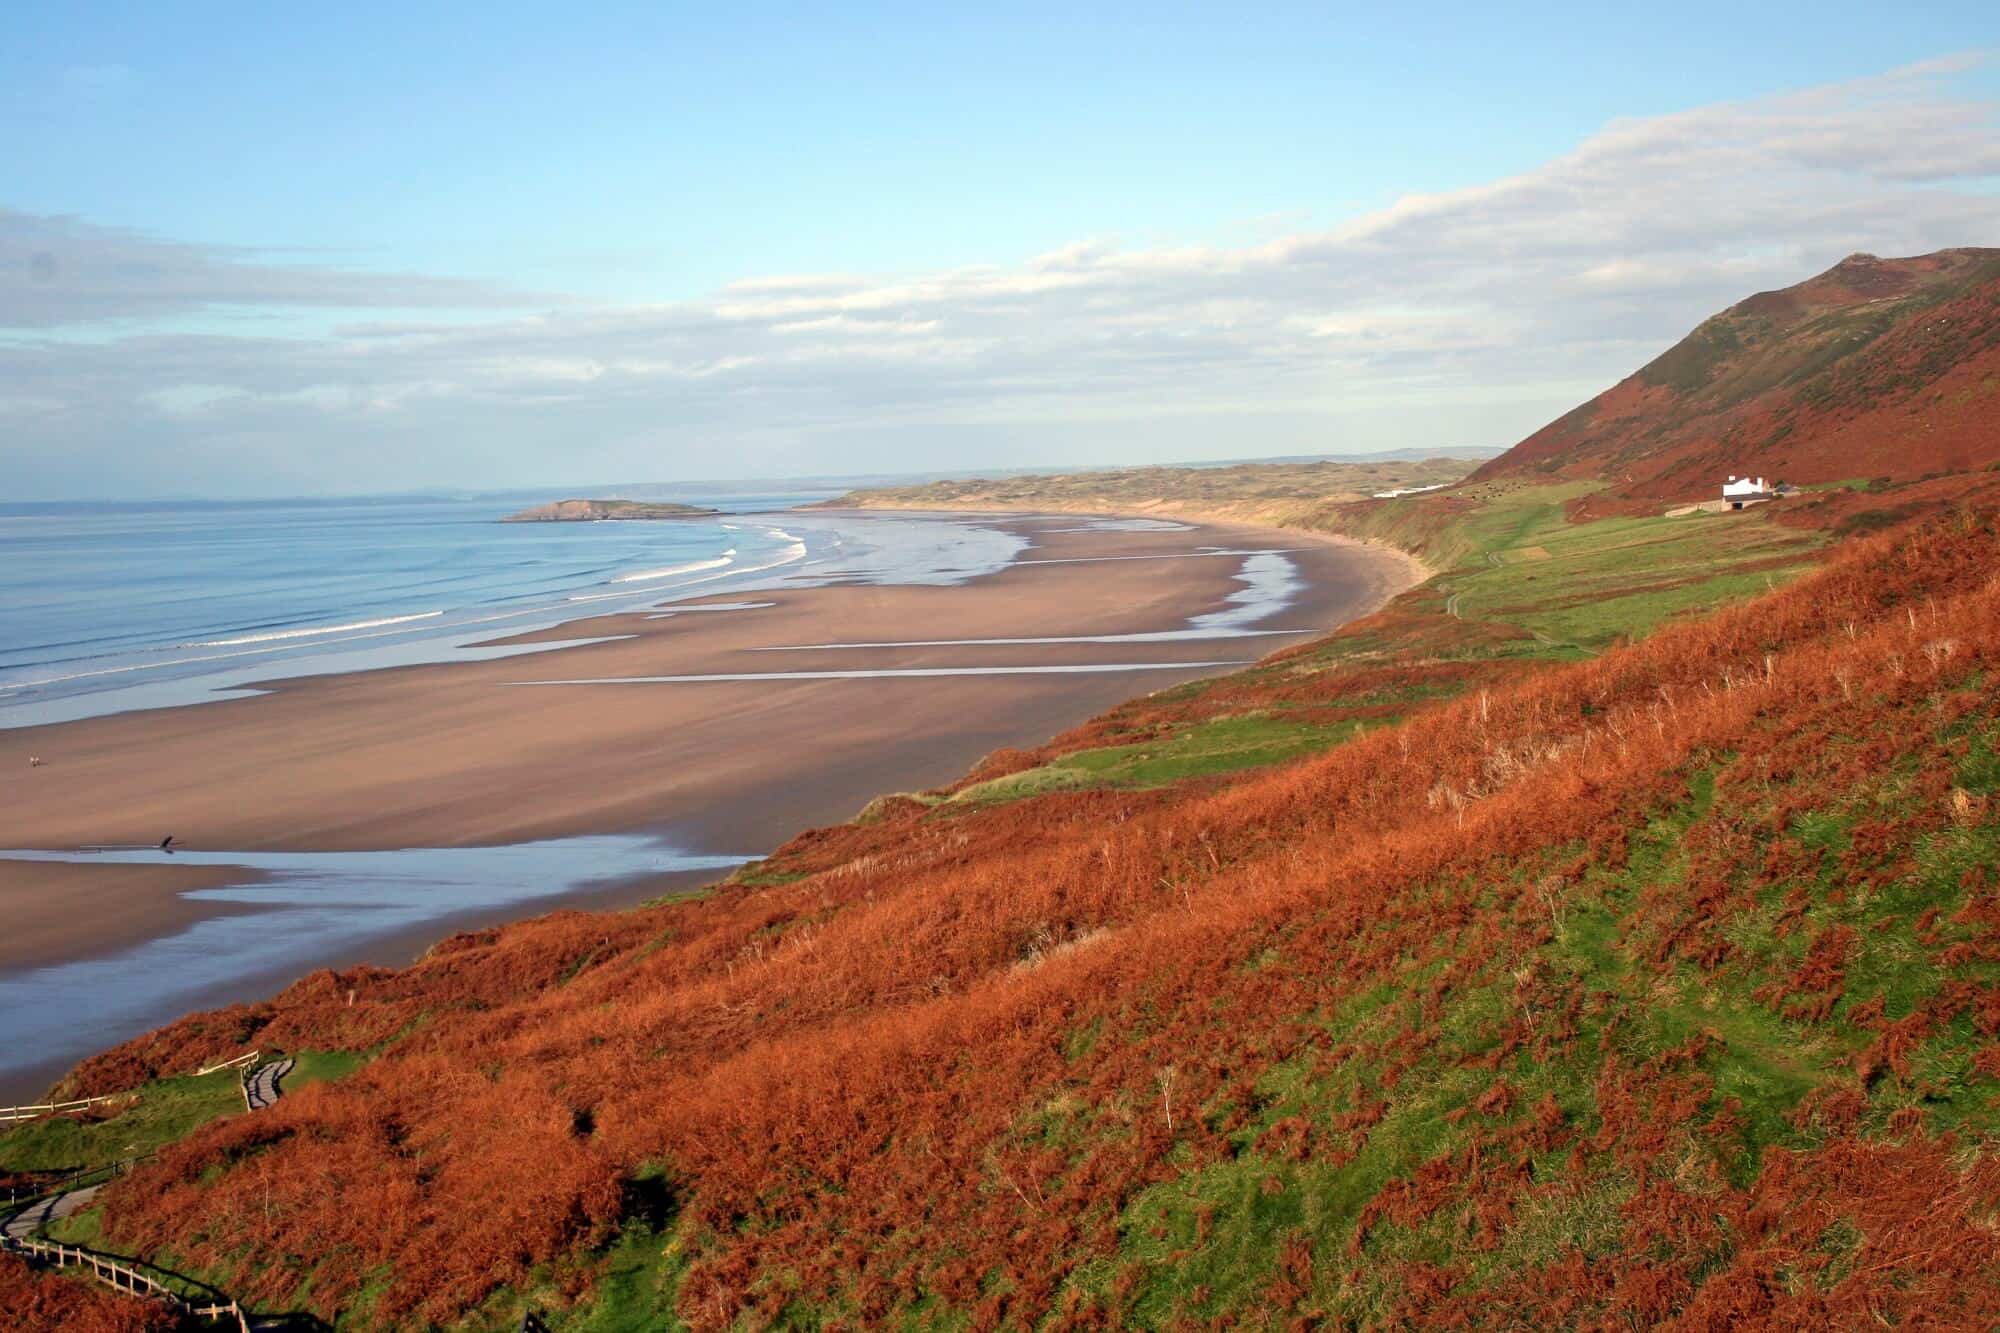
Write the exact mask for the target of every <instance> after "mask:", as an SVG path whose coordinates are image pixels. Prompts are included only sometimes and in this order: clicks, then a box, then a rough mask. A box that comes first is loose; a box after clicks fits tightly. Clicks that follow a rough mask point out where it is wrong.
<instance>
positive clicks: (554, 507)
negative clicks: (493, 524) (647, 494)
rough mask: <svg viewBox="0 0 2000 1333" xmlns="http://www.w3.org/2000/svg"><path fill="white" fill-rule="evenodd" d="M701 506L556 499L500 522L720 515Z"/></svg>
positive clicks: (563, 521) (591, 520) (555, 521)
mask: <svg viewBox="0 0 2000 1333" xmlns="http://www.w3.org/2000/svg"><path fill="white" fill-rule="evenodd" d="M721 512H722V511H721V510H720V509H708V508H704V507H703V506H701V505H684V504H671V503H666V502H654V501H649V500H555V501H552V502H550V503H548V504H545V505H536V506H535V507H534V508H532V509H523V510H522V511H521V512H520V513H518V514H509V515H507V517H505V518H503V519H501V520H500V521H501V522H502V523H598V522H602V521H604V520H606V519H629V520H650V519H663V518H710V517H713V516H714V515H716V514H719V513H721Z"/></svg>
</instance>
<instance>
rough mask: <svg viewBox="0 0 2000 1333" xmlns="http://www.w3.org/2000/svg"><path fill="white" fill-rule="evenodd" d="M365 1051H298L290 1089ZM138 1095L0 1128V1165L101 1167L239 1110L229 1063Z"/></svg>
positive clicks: (338, 1073) (337, 1070)
mask: <svg viewBox="0 0 2000 1333" xmlns="http://www.w3.org/2000/svg"><path fill="white" fill-rule="evenodd" d="M362 1059H363V1057H362V1056H361V1055H360V1054H359V1053H357V1052H354V1051H301V1052H299V1053H298V1056H297V1060H298V1064H297V1065H296V1066H295V1067H294V1068H293V1070H292V1072H291V1073H290V1074H289V1075H287V1076H286V1078H285V1081H284V1084H283V1088H284V1090H285V1091H287V1092H289V1091H292V1090H294V1089H297V1088H300V1087H303V1086H304V1085H306V1084H308V1083H315V1082H322V1081H325V1080H329V1079H336V1078H340V1077H342V1076H344V1075H346V1074H349V1073H351V1072H353V1070H354V1069H355V1068H357V1067H358V1066H359V1065H360V1064H361V1062H362ZM137 1093H138V1100H137V1102H136V1103H134V1104H132V1105H131V1106H130V1107H128V1108H127V1109H124V1110H121V1111H119V1112H118V1113H117V1114H116V1115H113V1116H110V1117H109V1118H106V1119H103V1120H91V1119H86V1118H82V1117H77V1116H49V1117H47V1118H45V1119H41V1120H31V1121H28V1122H27V1123H26V1124H23V1125H19V1126H16V1127H15V1128H13V1129H11V1130H9V1131H7V1132H6V1133H5V1134H0V1169H5V1170H13V1171H61V1170H69V1169H74V1168H79V1167H93V1166H104V1165H107V1164H109V1163H111V1162H116V1161H122V1160H123V1159H125V1158H128V1157H136V1156H140V1155H142V1154H145V1153H149V1152H152V1151H153V1150H155V1149H156V1148H159V1147H162V1146H164V1145H165V1144H169V1143H173V1142H175V1141H176V1140H179V1139H182V1138H185V1137H187V1136H188V1135H189V1134H192V1133H193V1132H194V1131H195V1130H197V1129H199V1128H201V1126H203V1125H205V1124H207V1123H208V1122H209V1121H211V1120H214V1119H216V1118H218V1117H220V1116H225V1115H235V1114H238V1113H240V1112H241V1111H242V1110H243V1094H242V1091H241V1089H240V1085H239V1083H238V1081H237V1073H236V1071H235V1070H234V1069H218V1070H217V1071H215V1072H214V1073H213V1074H203V1075H201V1076H200V1077H196V1076H194V1075H191V1074H190V1075H185V1076H182V1077H180V1078H163V1079H156V1080H155V1081H153V1082H151V1083H148V1084H145V1085H144V1086H143V1087H140V1088H139V1089H138V1090H137Z"/></svg>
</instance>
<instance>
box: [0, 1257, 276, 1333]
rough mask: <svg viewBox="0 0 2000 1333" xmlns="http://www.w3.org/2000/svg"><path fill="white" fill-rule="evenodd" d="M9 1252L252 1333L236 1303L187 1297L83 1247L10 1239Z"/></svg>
mask: <svg viewBox="0 0 2000 1333" xmlns="http://www.w3.org/2000/svg"><path fill="white" fill-rule="evenodd" d="M4 1244H5V1248H7V1249H9V1250H13V1251H15V1252H17V1253H20V1254H26V1255H29V1256H32V1257H34V1258H36V1259H39V1260H41V1261H42V1262H43V1263H46V1264H55V1265H56V1266H58V1267H62V1268H87V1269H89V1270H90V1275H91V1276H92V1277H94V1278H96V1279H97V1280H98V1281H99V1282H102V1283H103V1284H104V1285H105V1286H107V1287H111V1288H113V1289H115V1290H117V1291H122V1292H124V1293H126V1294H127V1295H130V1296H141V1297H145V1298H147V1299H151V1300H159V1301H165V1302H166V1303H167V1304H169V1305H171V1306H173V1307H174V1308H175V1309H176V1310H179V1311H180V1312H181V1313H182V1314H186V1315H192V1316H193V1317H194V1318H196V1319H234V1320H235V1321H236V1326H237V1328H238V1329H239V1330H240V1333H250V1318H249V1316H248V1315H246V1314H244V1313H243V1307H242V1305H240V1304H239V1303H237V1302H236V1301H223V1300H220V1299H216V1298H211V1297H208V1296H193V1297H189V1296H183V1295H182V1294H181V1293H180V1292H178V1291H175V1290H174V1289H173V1288H172V1287H170V1286H168V1285H167V1284H166V1283H164V1282H161V1281H160V1280H159V1279H157V1278H155V1277H153V1276H152V1275H150V1274H148V1273H144V1272H141V1271H140V1270H139V1269H138V1268H136V1267H134V1266H133V1265H132V1263H131V1262H130V1261H129V1260H125V1259H119V1258H115V1257H113V1256H112V1255H108V1254H99V1253H97V1252H96V1251H95V1250H86V1249H84V1248H83V1247H82V1246H81V1245H65V1244H63V1243H62V1242H60V1241H53V1240H34V1239H18V1240H17V1239H15V1238H13V1237H8V1238H6V1240H5V1242H4Z"/></svg>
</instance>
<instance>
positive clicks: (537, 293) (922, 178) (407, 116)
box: [0, 0, 2000, 500]
mask: <svg viewBox="0 0 2000 1333" xmlns="http://www.w3.org/2000/svg"><path fill="white" fill-rule="evenodd" d="M281 8H288V9H290V10H293V11H296V12H289V13H279V12H275V11H271V10H269V9H268V8H267V9H255V8H250V7H222V6H194V5H179V4H173V3H164V2H158V0H156V2H155V3H150V4H135V5H131V6H108V5H92V4H65V5H56V4H32V3H31V4H30V5H28V6H27V7H26V8H25V11H24V12H15V13H13V14H10V18H9V23H8V27H7V34H6V37H5V39H4V40H0V124H4V125H5V126H6V127H7V132H6V134H5V135H4V137H0V500H32V499H54V498H93V497H133V498H141V497H151V496H165V495H175V496H180V495H204V496H256V495H290V494H328V493H335V494H337V493H362V492H380V491H394V490H408V489H419V488H440V487H442V488H468V489H476V488H489V487H490V488H499V487H533V486H544V485H547V486H551V487H567V486H581V485H584V484H586V483H609V482H617V481H648V482H672V481H676V480H694V479H715V478H757V477H776V476H785V475H830V474H854V473H879V472H894V471H925V470H946V469H976V468H982V467H991V468H998V467H1034V466H1051V465H1076V464H1094V463H1105V464H1111V463H1132V462H1152V461H1160V462H1171V461H1177V460H1187V459H1217V458H1227V457H1258V456H1269V455H1275V454H1295V453H1340V452H1366V451H1372V450H1378V449H1390V448H1409V447H1434V446H1441V445H1492V446H1504V445H1507V444H1511V443H1513V442H1514V441H1515V440H1517V439H1519V438H1521V437H1522V436H1524V435H1526V434H1528V433H1529V432H1531V431H1532V430H1534V429H1535V428H1537V427H1538V426H1540V425H1542V424H1543V423H1545V422H1546V421H1548V420H1549V419H1551V418H1553V417H1555V416H1557V415H1560V414H1561V413H1562V412H1563V411H1565V410H1567V409H1568V408H1570V407H1571V406H1574V405H1575V404H1576V403H1577V402H1580V401H1582V400H1583V399H1585V398H1588V397H1589V396H1590V395H1592V394H1594V393H1596V392H1598V391H1599V390H1601V389H1603V388H1604V387H1606V386H1608V385H1609V384H1611V383H1613V382H1615V381H1616V380H1617V379H1619V378H1621V377H1622V376H1623V375H1625V374H1627V373H1629V372H1630V371H1631V370H1633V369H1635V368H1636V367H1637V366H1638V365H1640V364H1642V363H1643V362H1644V361H1646V360H1647V359H1649V358H1650V357H1651V356H1653V355H1656V354H1657V353H1658V352H1659V351H1660V350H1662V349H1663V348H1665V347H1666V346H1668V345H1670V344H1671V343H1672V342H1673V341H1675V340H1676V339H1677V338H1678V337H1680V336H1681V335H1682V334H1684V333H1685V332H1686V331H1687V330H1688V329H1689V328H1691V327H1692V326H1693V325H1694V324H1696V323H1697V322H1699V321H1700V320H1701V319H1702V318H1703V317H1705V316H1706V315H1708V314H1710V313H1713V312H1714V311H1715V310H1717V309H1720V308H1722V307H1723V306H1726V305H1728V304H1730V303H1732V302H1734V301H1736V300H1739V299H1741V298H1742V297H1743V296H1746V295H1748V294H1750V293H1751V292H1754V291H1757V290H1761V289H1766V288H1770V287H1776V286H1783V285H1787V284H1789V283H1791V282H1795V281H1798V280H1801V279H1803V278H1805V277H1808V276H1810V275H1811V274H1813V273H1815V272H1818V271H1820V270H1822V269H1824V268H1826V267H1827V266H1829V265H1831V264H1832V263H1834V262H1836V261H1837V260H1839V259H1840V258H1841V257H1843V256H1844V255H1846V254H1849V253H1852V252H1854V251H1862V250H1865V251H1869V252H1872V253H1877V254H1909V253H1919V252H1923V251H1927V250H1932V249H1937V248H1939V247H1942V246H1947V245H2000V18H1996V17H1995V16H1994V14H1993V13H1992V12H1991V6H1990V4H1976V3H1962V4H1956V3H1942V4H1914V5H1905V6H1902V7H1900V8H1898V9H1897V10H1896V11H1895V12H1894V14H1893V15H1890V14H1888V13H1887V11H1884V10H1883V9H1882V8H1881V7H1880V6H1879V5H1869V6H1863V5H1858V4H1843V3H1827V4H1815V5H1810V6H1807V5H1793V4H1771V5H1762V6H1745V5H1741V4H1740V3H1739V4H1731V5H1726V6H1725V5H1709V4H1703V3H1688V4H1682V5H1679V6H1676V7H1673V8H1672V9H1671V10H1670V11H1662V12H1657V13H1644V14H1635V13H1631V12H1628V10H1627V7H1623V6H1606V5H1602V4H1592V5H1575V6H1562V5H1557V6H1540V7H1535V8H1534V9H1532V10H1525V9H1521V8H1518V7H1517V8H1514V9H1512V10H1508V9H1505V8H1504V7H1498V6H1491V5H1486V4H1481V5H1463V6H1461V5H1452V4H1433V5H1429V6H1353V7H1348V6H1328V5H1324V4H1320V5H1310V6H1308V5H1301V6H1296V7H1288V6H1262V7H1257V8H1254V9H1249V8H1245V7H1241V6H1229V7H1223V6H1208V7H1176V6H1171V5H1161V4H1152V5H1147V6H1130V7H1120V6H1095V7H1089V9H1088V12H1087V13H1085V12H1083V11H1084V8H1085V7H1080V6H1074V5H1050V6H1036V5H1013V6H1009V7H1006V8H1005V9H1001V8H997V7H995V8H981V9H978V10H976V11H975V10H973V9H971V8H970V7H961V9H963V10H964V12H959V13H952V14H941V13H938V12H935V11H937V10H942V9H945V8H947V7H943V6H916V5H867V4H853V5H849V6H847V7H845V8H840V9H838V10H837V12H836V9H835V7H826V6H818V7H813V8H811V9H807V8H803V7H801V8H796V9H792V8H785V7H777V6H766V5H760V4H755V3H747V4H732V5H725V6H699V7H697V6H689V5H676V4H648V5H632V6H619V5H615V4H601V5H595V6H574V5H572V6H523V5H506V4H489V5H483V6H480V7H477V8H473V7H465V8H462V9H458V10H456V12H453V11H452V10H451V9H450V8H448V7H443V6H438V7H430V6H411V5H408V4H402V5H398V6H393V7H392V6H375V5H368V4H347V5H342V6H320V7H313V8H314V9H316V10H317V11H322V12H323V16H322V13H321V12H314V13H308V12H306V10H307V8H308V7H298V6H293V7H281ZM1891 18H1893V20H1894V21H1893V24H1892V23H1890V22H1889V19H1891Z"/></svg>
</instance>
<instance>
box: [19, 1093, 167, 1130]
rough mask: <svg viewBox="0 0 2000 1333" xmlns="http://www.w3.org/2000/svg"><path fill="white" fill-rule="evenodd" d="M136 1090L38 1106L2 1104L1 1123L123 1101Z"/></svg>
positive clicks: (134, 1095)
mask: <svg viewBox="0 0 2000 1333" xmlns="http://www.w3.org/2000/svg"><path fill="white" fill-rule="evenodd" d="M138 1095H139V1094H137V1093H135V1092H107V1093H105V1094H104V1095H103V1096H101V1097H79V1098H78V1099H77V1100H75V1101H73V1102H43V1103H42V1104H40V1105H38V1106H0V1124H13V1123H14V1122H15V1121H17V1120H39V1119H41V1118H42V1117H43V1116H45V1115H63V1114H66V1113H67V1112H70V1111H81V1110H84V1109H86V1108H88V1107H92V1106H95V1105H97V1104H98V1103H99V1102H115V1101H121V1100H123V1099H125V1098H127V1097H136V1096H138Z"/></svg>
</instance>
